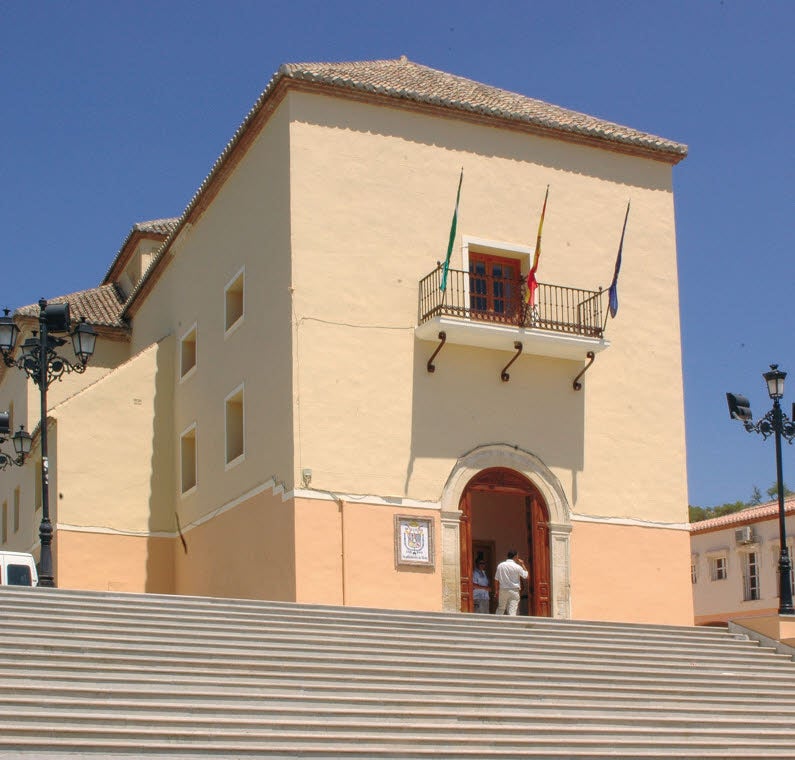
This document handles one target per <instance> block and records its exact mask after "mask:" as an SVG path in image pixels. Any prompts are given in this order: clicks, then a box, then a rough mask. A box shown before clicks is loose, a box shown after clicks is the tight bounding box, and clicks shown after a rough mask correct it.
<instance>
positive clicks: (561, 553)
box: [441, 444, 571, 619]
mask: <svg viewBox="0 0 795 760" xmlns="http://www.w3.org/2000/svg"><path fill="white" fill-rule="evenodd" d="M492 467H505V468H508V469H511V470H515V471H516V472H518V473H520V474H522V475H524V476H525V477H526V478H527V479H528V480H529V481H530V482H531V483H532V484H533V485H534V486H535V487H536V488H537V489H538V490H539V492H540V493H541V496H543V498H544V500H545V501H546V505H547V509H548V510H549V556H550V581H551V584H552V594H551V597H552V617H555V618H566V619H567V618H569V617H570V615H571V581H570V577H571V576H570V552H569V536H570V534H571V509H570V508H569V503H568V501H567V499H566V494H565V492H564V491H563V487H562V486H561V484H560V481H559V480H558V479H557V478H556V477H555V475H554V474H553V473H552V471H551V470H550V469H549V467H547V466H546V465H545V464H544V463H543V462H542V461H541V459H539V458H538V457H537V456H536V455H535V454H531V453H530V452H529V451H523V450H522V449H520V448H518V447H516V446H509V445H507V444H490V445H487V446H479V447H477V448H476V449H473V450H472V451H470V452H468V453H467V454H464V455H463V456H462V457H460V458H459V459H458V460H457V461H456V463H455V465H454V466H453V469H452V471H451V473H450V477H449V478H448V479H447V483H445V486H444V489H443V491H442V499H441V507H442V515H441V517H442V542H441V544H442V595H443V607H444V609H445V611H449V612H456V611H458V609H459V605H460V588H461V576H460V573H461V570H460V567H461V562H460V560H461V557H460V552H461V547H460V540H459V536H460V519H461V512H460V510H459V509H458V505H459V504H460V503H461V497H462V495H463V493H464V490H465V489H466V487H467V484H468V483H469V481H470V480H472V478H474V477H475V475H477V474H478V473H480V472H482V471H483V470H487V469H490V468H492Z"/></svg>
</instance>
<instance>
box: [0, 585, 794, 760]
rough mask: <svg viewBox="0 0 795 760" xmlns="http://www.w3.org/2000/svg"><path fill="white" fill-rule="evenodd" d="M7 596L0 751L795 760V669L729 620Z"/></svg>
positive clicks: (63, 755) (19, 754)
mask: <svg viewBox="0 0 795 760" xmlns="http://www.w3.org/2000/svg"><path fill="white" fill-rule="evenodd" d="M0 609H1V610H2V611H3V646H2V647H0V760H5V758H10V757H14V758H17V759H22V760H24V759H25V758H32V757H36V758H37V760H38V759H40V758H48V757H53V758H56V757H57V758H59V760H67V759H68V758H69V757H78V756H80V757H85V756H92V757H96V758H99V757H101V758H113V757H118V758H121V757H125V758H132V757H141V756H146V757H147V759H148V760H149V759H150V758H175V759H177V760H178V759H180V758H182V759H184V760H188V759H189V758H198V757H202V758H205V759H206V758H214V757H217V758H247V757H252V758H253V757H257V758H288V757H289V758H296V757H305V758H318V759H322V758H329V759H330V758H372V759H373V760H380V759H381V758H383V759H384V760H387V759H388V758H393V759H394V760H397V759H398V758H400V759H401V760H408V759H409V758H414V759H415V760H416V759H418V758H424V757H430V756H431V755H432V756H433V757H434V758H440V759H442V760H444V759H445V758H470V757H471V758H475V757H477V758H480V759H482V760H490V759H491V758H495V759H496V758H504V757H507V756H508V755H509V754H510V755H511V756H512V757H517V756H519V757H523V758H542V757H546V758H552V757H566V758H599V757H613V758H615V757H625V758H630V757H632V758H647V757H665V758H674V757H683V758H684V757H698V758H702V757H703V758H707V757H723V758H740V757H745V758H749V760H750V759H751V758H762V757H765V758H771V757H792V756H793V753H792V749H791V744H792V739H791V734H792V729H791V726H792V724H793V719H795V688H794V687H795V665H794V664H793V663H792V662H791V660H790V659H789V658H787V657H785V656H781V655H777V654H775V653H774V652H773V651H772V650H770V649H763V648H760V647H759V646H757V645H756V644H755V643H753V642H749V641H747V640H746V639H745V638H744V637H742V636H737V635H733V634H728V633H727V632H726V631H723V630H715V629H696V628H687V627H682V626H657V625H650V626H646V625H623V624H617V623H600V622H598V621H558V620H550V619H547V618H516V619H498V618H495V617H493V616H478V615H455V614H448V613H412V612H405V611H390V610H366V609H352V608H336V607H330V606H320V605H317V606H316V605H291V604H288V603H282V602H276V603H273V602H256V601H246V600H213V599H200V598H186V597H166V596H147V595H128V594H101V593H97V592H64V591H61V590H49V589H33V590H31V589H11V590H9V591H8V592H7V593H6V590H5V589H0ZM484 642H485V643H487V646H484Z"/></svg>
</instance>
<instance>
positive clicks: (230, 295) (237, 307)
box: [224, 269, 245, 333]
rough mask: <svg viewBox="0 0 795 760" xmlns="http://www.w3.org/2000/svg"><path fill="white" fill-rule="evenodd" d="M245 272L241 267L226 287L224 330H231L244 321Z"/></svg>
mask: <svg viewBox="0 0 795 760" xmlns="http://www.w3.org/2000/svg"><path fill="white" fill-rule="evenodd" d="M244 281H245V272H244V270H243V269H241V270H240V271H239V272H238V273H237V274H236V275H235V276H234V277H233V278H232V279H231V280H230V281H229V283H228V284H227V286H226V288H225V289H224V330H225V332H227V333H228V332H230V331H231V330H232V329H233V328H237V327H238V326H239V325H240V324H241V323H242V321H243V314H244V307H245V301H244V288H243V285H244Z"/></svg>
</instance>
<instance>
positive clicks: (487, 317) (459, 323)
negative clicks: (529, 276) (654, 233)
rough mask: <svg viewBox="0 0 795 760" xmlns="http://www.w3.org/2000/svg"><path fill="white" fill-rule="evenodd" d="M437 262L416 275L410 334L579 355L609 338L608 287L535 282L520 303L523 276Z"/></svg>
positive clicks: (598, 347)
mask: <svg viewBox="0 0 795 760" xmlns="http://www.w3.org/2000/svg"><path fill="white" fill-rule="evenodd" d="M441 279H442V267H441V266H437V268H436V269H434V270H433V272H431V273H430V274H429V275H427V276H426V277H424V278H423V279H422V280H420V286H419V312H418V316H417V325H418V326H417V328H416V330H415V334H416V336H417V337H418V338H420V339H421V340H431V341H436V340H438V339H439V338H440V335H439V333H441V332H444V333H445V338H446V340H447V342H449V343H456V344H459V345H466V346H476V347H480V348H491V349H497V350H504V351H515V350H516V346H515V345H514V344H515V343H517V342H520V343H521V344H522V352H523V353H527V354H534V355H537V356H549V357H553V358H558V359H573V360H580V361H584V360H585V358H586V355H587V354H588V353H589V352H593V353H594V354H596V353H598V352H599V351H602V350H604V349H605V348H607V347H608V346H609V345H610V344H609V342H607V341H606V340H605V339H604V327H605V321H604V318H605V310H604V307H603V303H602V299H603V296H606V294H607V291H603V290H601V289H600V290H581V289H579V288H568V287H563V286H561V285H550V284H548V283H543V282H540V283H538V289H537V290H536V298H535V304H534V306H533V307H531V306H530V305H529V304H527V303H525V292H526V287H527V286H526V282H525V278H524V277H513V278H508V277H499V276H493V275H489V274H483V273H470V272H464V271H461V270H457V269H450V270H449V271H448V275H447V288H446V290H445V291H444V292H442V291H441V290H440V289H439V286H440V284H441Z"/></svg>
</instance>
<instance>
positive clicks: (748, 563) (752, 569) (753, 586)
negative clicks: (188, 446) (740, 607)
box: [743, 551, 762, 602]
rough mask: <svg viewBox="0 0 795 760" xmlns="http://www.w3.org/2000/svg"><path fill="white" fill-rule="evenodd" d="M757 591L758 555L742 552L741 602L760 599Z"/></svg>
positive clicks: (756, 553)
mask: <svg viewBox="0 0 795 760" xmlns="http://www.w3.org/2000/svg"><path fill="white" fill-rule="evenodd" d="M761 598H762V597H761V595H760V590H759V553H758V552H755V551H753V552H743V601H746V602H751V601H754V600H756V599H761Z"/></svg>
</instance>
